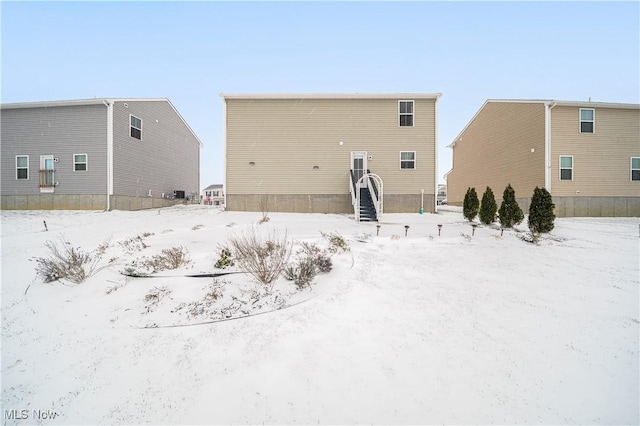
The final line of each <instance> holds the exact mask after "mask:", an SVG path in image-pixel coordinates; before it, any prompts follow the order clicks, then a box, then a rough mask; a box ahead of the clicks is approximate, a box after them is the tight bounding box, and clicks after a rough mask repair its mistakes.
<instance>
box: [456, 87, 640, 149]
mask: <svg viewBox="0 0 640 426" xmlns="http://www.w3.org/2000/svg"><path fill="white" fill-rule="evenodd" d="M490 102H491V103H512V104H543V105H544V104H547V105H551V104H555V106H572V107H580V108H619V109H640V104H628V103H615V102H590V101H558V100H555V99H487V100H486V101H485V102H484V103H483V104H482V106H481V107H480V109H479V110H478V112H476V113H475V115H474V116H473V117H472V118H471V120H469V122H468V123H467V125H466V126H464V128H463V129H462V131H461V132H460V133H458V135H457V136H456V137H455V138H453V142H451V143H450V144H449V145H447V148H453V147H455V146H456V142H457V141H458V140H459V139H460V136H462V134H463V133H464V132H465V131H466V130H467V128H468V127H469V126H470V125H471V123H473V121H474V120H475V119H476V117H477V116H478V115H479V114H480V112H481V111H482V110H483V109H484V107H486V106H487V104H488V103H490Z"/></svg>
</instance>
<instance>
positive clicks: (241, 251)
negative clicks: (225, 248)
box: [229, 227, 291, 290]
mask: <svg viewBox="0 0 640 426" xmlns="http://www.w3.org/2000/svg"><path fill="white" fill-rule="evenodd" d="M229 243H230V245H231V248H232V250H233V253H234V254H235V258H236V261H237V262H238V265H239V266H240V267H241V268H242V269H243V270H245V271H247V272H248V273H250V274H251V275H252V276H253V277H254V278H255V279H256V280H258V282H260V283H262V284H263V285H265V286H266V287H267V288H268V289H269V290H270V289H271V288H273V284H274V283H275V280H276V279H277V278H278V277H279V276H280V274H281V273H282V271H283V270H284V268H285V266H286V265H287V262H288V261H289V256H291V243H290V242H289V241H288V239H287V233H286V232H285V234H284V236H279V235H278V233H277V232H275V231H272V232H270V233H269V234H267V235H266V236H262V235H260V234H259V233H258V232H257V230H256V228H255V227H251V229H250V231H248V232H246V233H243V234H240V235H238V236H234V237H232V238H231V239H230V240H229Z"/></svg>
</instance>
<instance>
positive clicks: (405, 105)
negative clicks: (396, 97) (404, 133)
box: [398, 101, 413, 127]
mask: <svg viewBox="0 0 640 426" xmlns="http://www.w3.org/2000/svg"><path fill="white" fill-rule="evenodd" d="M398 124H399V125H400V127H413V101H398Z"/></svg>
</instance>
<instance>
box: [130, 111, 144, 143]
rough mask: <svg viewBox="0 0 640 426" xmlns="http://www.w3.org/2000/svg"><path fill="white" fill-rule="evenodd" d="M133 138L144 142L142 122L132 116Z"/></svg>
mask: <svg viewBox="0 0 640 426" xmlns="http://www.w3.org/2000/svg"><path fill="white" fill-rule="evenodd" d="M130 117H131V131H130V134H131V137H132V138H136V139H140V140H142V120H141V119H139V118H138V117H136V116H135V115H131V116H130Z"/></svg>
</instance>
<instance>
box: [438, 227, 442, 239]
mask: <svg viewBox="0 0 640 426" xmlns="http://www.w3.org/2000/svg"><path fill="white" fill-rule="evenodd" d="M441 229H442V225H438V237H439V236H440V230H441Z"/></svg>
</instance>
